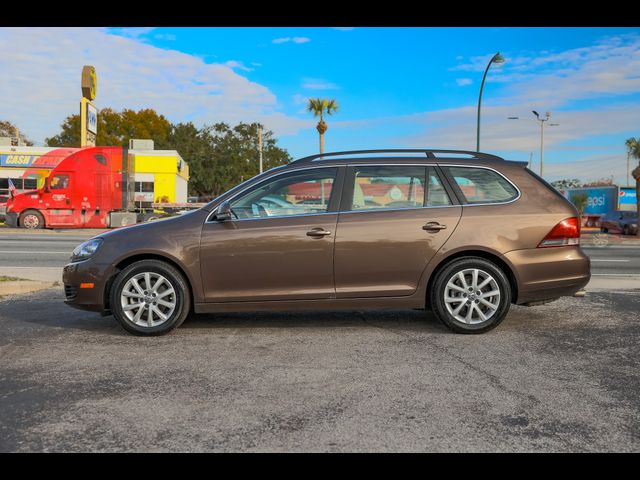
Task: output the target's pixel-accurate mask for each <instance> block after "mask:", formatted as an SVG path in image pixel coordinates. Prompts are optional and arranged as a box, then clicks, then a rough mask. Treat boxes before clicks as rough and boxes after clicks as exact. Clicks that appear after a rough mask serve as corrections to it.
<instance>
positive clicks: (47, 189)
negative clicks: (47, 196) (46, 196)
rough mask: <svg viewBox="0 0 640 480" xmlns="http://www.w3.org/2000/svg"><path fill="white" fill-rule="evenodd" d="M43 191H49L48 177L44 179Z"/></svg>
mask: <svg viewBox="0 0 640 480" xmlns="http://www.w3.org/2000/svg"><path fill="white" fill-rule="evenodd" d="M44 193H49V177H47V178H45V179H44Z"/></svg>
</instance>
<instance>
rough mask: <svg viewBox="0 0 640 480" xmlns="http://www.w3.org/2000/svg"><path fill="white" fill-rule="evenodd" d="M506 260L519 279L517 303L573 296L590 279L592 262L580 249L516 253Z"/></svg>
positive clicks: (509, 255) (538, 249) (541, 249)
mask: <svg viewBox="0 0 640 480" xmlns="http://www.w3.org/2000/svg"><path fill="white" fill-rule="evenodd" d="M505 258H506V259H507V260H508V261H509V262H510V263H511V264H512V265H513V266H514V267H515V268H514V270H515V272H516V275H517V277H518V278H517V280H518V299H517V302H516V303H518V304H523V303H530V302H539V301H543V300H551V299H555V298H559V297H565V296H571V295H573V294H574V293H576V292H578V291H580V290H582V289H583V288H584V287H585V286H586V285H587V283H589V280H590V279H591V262H590V260H589V257H587V256H586V255H585V254H584V252H583V251H582V250H581V249H580V247H578V246H571V247H556V248H534V249H528V250H513V251H511V252H508V253H507V254H505Z"/></svg>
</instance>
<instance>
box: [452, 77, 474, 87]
mask: <svg viewBox="0 0 640 480" xmlns="http://www.w3.org/2000/svg"><path fill="white" fill-rule="evenodd" d="M456 83H457V84H458V86H460V87H464V86H465V85H471V84H472V83H473V80H471V79H470V78H456Z"/></svg>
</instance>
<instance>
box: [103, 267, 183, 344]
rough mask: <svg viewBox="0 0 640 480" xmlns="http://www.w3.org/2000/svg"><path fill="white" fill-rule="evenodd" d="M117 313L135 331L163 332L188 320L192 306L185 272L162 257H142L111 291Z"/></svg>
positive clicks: (122, 321) (118, 277) (128, 329)
mask: <svg viewBox="0 0 640 480" xmlns="http://www.w3.org/2000/svg"><path fill="white" fill-rule="evenodd" d="M109 300H110V304H111V311H112V312H113V316H114V317H115V318H116V320H118V322H119V323H120V325H122V327H123V328H124V329H125V330H127V331H128V332H130V333H133V334H134V335H163V334H165V333H168V332H170V331H171V330H173V329H174V328H177V327H179V326H180V325H181V324H182V322H184V320H185V318H186V317H187V315H189V309H190V294H189V285H188V283H187V281H186V280H185V278H184V276H183V275H182V273H180V272H179V271H178V270H177V269H176V268H175V267H173V266H172V265H170V264H168V263H166V262H163V261H160V260H141V261H139V262H135V263H132V264H131V265H129V266H128V267H126V268H125V269H124V270H122V271H121V272H120V273H119V274H118V276H117V277H116V279H115V280H114V282H113V286H112V288H111V293H110V299H109Z"/></svg>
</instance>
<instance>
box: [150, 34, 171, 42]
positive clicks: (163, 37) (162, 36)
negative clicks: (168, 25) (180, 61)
mask: <svg viewBox="0 0 640 480" xmlns="http://www.w3.org/2000/svg"><path fill="white" fill-rule="evenodd" d="M153 38H157V39H158V40H169V41H173V40H175V39H176V36H175V35H174V34H173V33H156V34H155V35H154V36H153Z"/></svg>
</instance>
